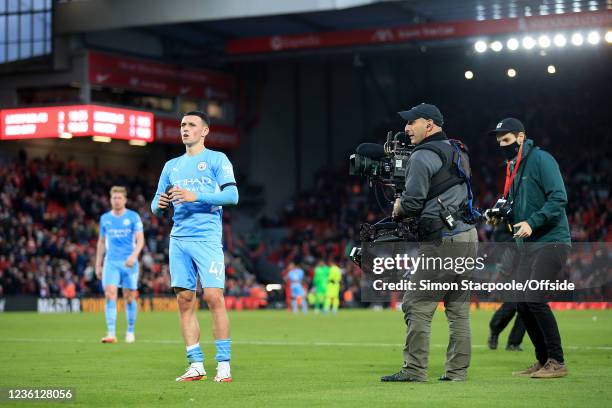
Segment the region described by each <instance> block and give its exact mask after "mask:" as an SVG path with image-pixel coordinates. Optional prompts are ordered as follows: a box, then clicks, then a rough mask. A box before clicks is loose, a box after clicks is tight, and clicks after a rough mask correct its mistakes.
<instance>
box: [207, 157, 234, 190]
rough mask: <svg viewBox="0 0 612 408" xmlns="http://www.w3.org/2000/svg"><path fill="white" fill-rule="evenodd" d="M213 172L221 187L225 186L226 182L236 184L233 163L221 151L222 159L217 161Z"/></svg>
mask: <svg viewBox="0 0 612 408" xmlns="http://www.w3.org/2000/svg"><path fill="white" fill-rule="evenodd" d="M213 173H214V175H215V179H216V181H217V184H218V185H219V187H221V186H224V185H225V184H232V183H233V184H236V179H235V178H234V168H233V166H232V163H231V162H230V161H229V159H228V158H227V156H226V155H225V154H223V153H220V160H218V161H217V162H216V165H215V167H214V168H213Z"/></svg>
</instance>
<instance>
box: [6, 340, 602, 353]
mask: <svg viewBox="0 0 612 408" xmlns="http://www.w3.org/2000/svg"><path fill="white" fill-rule="evenodd" d="M0 342H7V343H8V342H12V343H99V341H97V340H93V339H60V338H23V337H4V338H2V337H0ZM137 342H138V343H150V344H183V341H182V340H149V339H139V340H137ZM200 343H204V344H212V343H213V342H212V341H200ZM232 343H233V344H235V345H241V344H244V345H249V346H307V347H308V346H310V347H402V344H399V343H355V342H333V341H313V342H306V341H303V342H299V341H282V340H238V341H235V340H232ZM431 347H436V348H446V347H448V345H447V344H431ZM472 347H473V348H486V347H487V346H486V345H484V344H472ZM564 348H566V349H569V350H606V351H607V350H612V346H564Z"/></svg>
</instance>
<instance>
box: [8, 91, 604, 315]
mask: <svg viewBox="0 0 612 408" xmlns="http://www.w3.org/2000/svg"><path fill="white" fill-rule="evenodd" d="M572 92H574V95H576V98H578V97H579V96H580V93H579V92H578V91H576V90H572ZM542 98H546V96H545V95H544V96H542ZM562 106H563V105H562V104H559V103H557V102H555V101H554V100H552V99H551V100H548V105H547V107H546V109H547V112H548V114H547V115H548V116H547V122H546V123H548V124H549V125H550V123H554V122H555V121H557V120H560V118H561V117H564V118H565V119H566V120H565V123H568V124H569V125H568V126H566V127H563V128H559V127H558V126H557V127H554V126H550V129H554V132H555V133H554V134H553V133H552V132H553V131H552V130H550V131H548V129H549V128H548V127H547V125H546V124H543V125H537V126H536V128H535V129H533V131H530V130H528V134H529V135H533V137H534V139H535V141H536V144H537V145H540V146H542V147H543V148H545V149H547V150H549V151H551V152H553V153H554V155H555V157H556V158H557V160H558V161H559V164H560V167H561V170H562V173H563V176H564V179H565V182H566V188H567V191H568V198H569V203H568V207H567V214H568V218H569V221H570V225H571V234H572V239H573V240H574V241H585V242H594V241H605V242H610V241H612V228H611V227H610V225H611V222H612V221H611V220H610V216H609V214H610V211H611V210H612V197H610V188H609V186H610V184H611V183H610V176H609V168H610V160H609V154H608V150H609V146H608V141H607V139H605V132H606V129H609V128H610V126H609V123H608V122H606V121H609V119H607V118H606V117H605V115H601V114H597V115H592V116H591V119H592V120H591V122H590V124H591V125H592V126H591V128H589V130H588V131H586V136H585V137H584V138H583V139H581V141H580V148H579V149H576V146H575V145H573V143H575V141H573V139H572V135H573V134H576V133H577V132H578V131H580V129H579V128H577V127H576V126H578V125H577V124H576V123H579V122H580V121H579V119H580V117H581V116H576V115H577V114H580V112H578V113H576V112H571V111H567V110H564V109H563V107H562ZM461 109H462V108H457V110H456V111H451V112H450V113H449V115H448V118H449V119H448V122H449V123H450V124H452V123H457V122H458V121H459V120H460V119H459V118H464V119H465V118H467V121H464V122H463V123H467V124H469V123H471V122H470V120H469V118H470V111H469V110H465V112H463V111H462V110H461ZM534 109H535V108H534ZM582 114H584V113H582ZM462 115H463V116H462ZM534 115H537V112H536V113H532V114H531V115H526V116H527V117H533V116H534ZM572 115H573V116H572ZM489 116H490V118H489V119H491V120H494V119H493V118H498V115H496V114H495V113H494V112H493V113H489ZM479 123H482V121H481V122H479ZM535 123H538V122H537V121H536V122H535ZM473 126H474V125H472V128H470V126H467V125H466V126H465V129H461V130H463V131H464V132H462V131H461V130H460V129H458V128H457V125H455V128H453V126H452V125H451V126H450V128H449V130H448V133H449V135H451V136H455V137H461V135H472V136H471V137H470V136H465V137H462V139H463V140H464V141H465V142H466V143H467V144H468V145H469V146H470V148H471V151H472V154H471V157H472V165H473V168H474V169H475V170H474V191H475V193H476V205H478V206H480V207H482V208H487V207H489V206H490V205H492V204H493V203H494V202H495V200H496V199H497V196H498V192H499V191H500V190H501V185H502V182H503V170H504V168H503V164H502V159H501V156H500V155H497V154H495V153H496V150H495V143H494V141H492V140H486V141H483V140H482V139H481V138H480V136H479V137H475V136H473V135H475V134H482V133H483V132H482V129H475V128H474V127H473ZM491 152H493V154H492V153H491ZM314 176H315V177H314V180H316V183H315V185H314V186H313V188H311V189H308V190H305V191H301V192H299V193H298V194H296V195H295V196H294V198H293V199H292V200H291V201H290V202H288V203H287V204H286V207H285V210H284V213H283V215H282V216H281V217H279V218H278V219H274V220H270V219H267V220H265V221H264V222H262V227H263V228H265V227H266V226H271V225H272V226H277V227H278V226H281V227H284V228H286V229H288V231H289V233H288V237H287V238H285V239H284V240H282V241H281V242H280V243H278V244H275V245H273V246H270V245H269V244H268V243H267V242H265V241H264V240H261V239H260V238H258V235H257V233H254V234H250V235H248V236H244V237H243V236H233V234H232V227H231V222H229V220H230V219H229V213H228V212H225V213H224V217H226V220H225V221H226V222H225V223H224V224H225V227H224V228H225V229H224V246H225V249H226V271H227V289H226V292H227V294H228V295H230V296H233V297H241V296H243V297H244V296H246V297H248V296H251V297H261V298H263V297H264V296H265V293H263V289H262V286H261V285H260V283H258V281H259V282H264V283H270V282H273V281H274V280H275V279H274V277H273V276H272V277H270V276H265V277H263V276H262V271H263V270H269V269H270V266H272V267H273V268H272V269H274V268H276V269H277V270H281V271H282V273H286V272H287V266H288V265H289V264H290V263H291V262H295V263H297V264H300V265H302V267H303V268H304V270H305V271H306V276H307V278H306V282H305V284H306V285H308V286H309V285H310V282H311V279H312V274H313V269H314V265H315V264H316V263H317V261H318V260H320V259H323V260H331V261H334V262H337V263H339V265H340V266H341V267H342V269H343V281H342V291H343V293H342V295H341V300H343V302H344V304H345V305H349V304H354V303H355V301H354V300H355V299H359V297H358V295H359V293H358V292H359V280H360V274H361V271H360V270H359V269H358V268H357V267H356V266H355V265H353V263H352V262H350V261H348V259H347V256H346V254H347V253H348V251H350V249H351V247H352V246H353V245H354V244H355V243H356V241H357V240H358V239H357V233H358V226H359V224H361V223H363V222H374V221H376V220H379V219H381V218H382V217H383V216H384V215H385V211H389V208H388V207H387V208H386V209H385V211H382V210H380V208H379V206H378V204H377V203H376V200H375V199H374V197H373V194H372V192H371V191H370V189H369V188H368V186H367V183H366V182H365V180H362V179H358V178H355V177H349V176H348V175H347V174H346V169H345V168H344V167H343V168H342V169H341V170H339V169H324V170H321V171H320V172H319V173H318V174H316V175H314ZM156 181H157V175H153V174H151V175H140V176H136V177H134V176H130V177H125V176H122V175H118V174H111V173H106V172H100V171H95V170H91V169H87V170H86V169H84V168H81V167H79V166H77V165H76V164H75V163H74V162H72V161H67V162H66V161H59V160H55V159H53V158H47V159H34V160H32V159H27V158H26V157H25V154H22V155H20V156H19V157H18V158H16V159H14V160H10V161H9V162H6V163H2V165H1V166H0V296H3V295H11V294H33V295H37V296H42V297H46V296H64V297H68V298H70V297H75V296H83V295H91V294H100V293H101V292H102V288H101V287H100V281H99V280H98V279H97V278H96V277H95V273H94V268H93V264H94V259H95V241H96V240H97V238H98V225H97V223H98V220H99V217H100V215H101V214H102V213H103V212H105V211H107V209H108V190H109V188H110V186H112V185H114V184H120V185H126V187H127V188H128V191H129V202H128V207H129V208H132V209H134V210H136V211H137V212H138V213H139V214H140V215H141V217H142V220H143V224H144V228H145V231H144V232H145V240H146V245H145V249H144V250H143V254H142V257H141V265H142V267H141V281H140V287H139V289H140V293H141V295H143V296H148V295H156V294H170V293H171V290H170V287H169V271H168V264H167V257H168V253H167V251H168V234H169V228H170V224H169V221H168V220H167V219H165V218H164V217H162V218H157V217H155V216H154V215H152V214H151V212H150V210H149V204H148V202H147V200H148V199H150V194H151V192H152V191H154V190H155V183H156ZM492 232H493V231H492V229H491V228H490V227H488V226H486V225H481V226H480V227H479V238H480V240H481V241H487V240H490V239H491V235H492Z"/></svg>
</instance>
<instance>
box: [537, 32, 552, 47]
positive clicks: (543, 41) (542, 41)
mask: <svg viewBox="0 0 612 408" xmlns="http://www.w3.org/2000/svg"><path fill="white" fill-rule="evenodd" d="M538 44H539V45H540V47H542V48H548V47H550V37H549V36H547V35H541V36H540V38H538Z"/></svg>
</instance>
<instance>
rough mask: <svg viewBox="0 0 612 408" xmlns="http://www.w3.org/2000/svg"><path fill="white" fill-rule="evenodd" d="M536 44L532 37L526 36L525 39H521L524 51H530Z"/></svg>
mask: <svg viewBox="0 0 612 408" xmlns="http://www.w3.org/2000/svg"><path fill="white" fill-rule="evenodd" d="M535 45H536V42H535V40H534V39H533V37H530V36H527V37H525V38H523V48H525V49H526V50H530V49H532V48H533V47H535Z"/></svg>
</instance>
